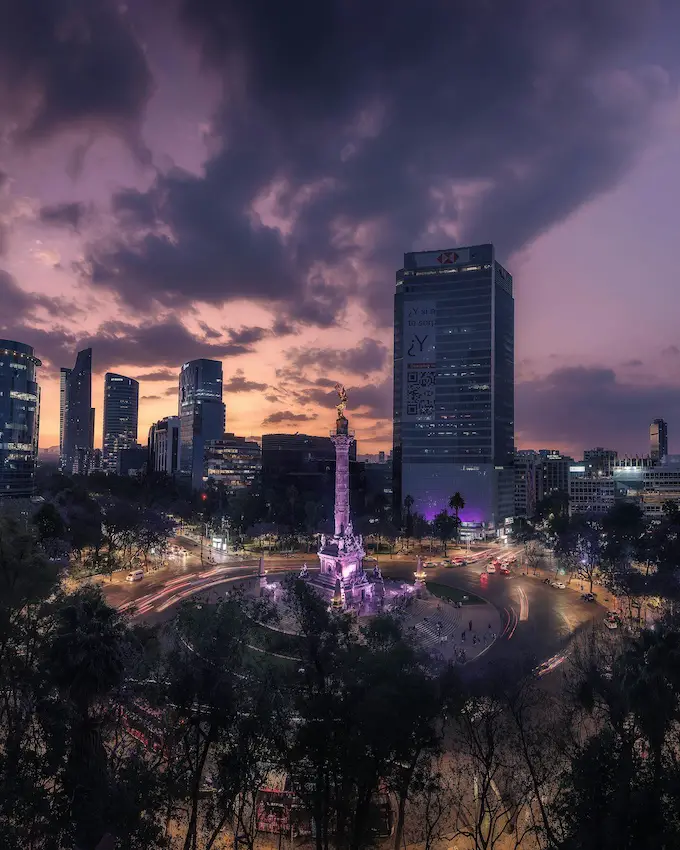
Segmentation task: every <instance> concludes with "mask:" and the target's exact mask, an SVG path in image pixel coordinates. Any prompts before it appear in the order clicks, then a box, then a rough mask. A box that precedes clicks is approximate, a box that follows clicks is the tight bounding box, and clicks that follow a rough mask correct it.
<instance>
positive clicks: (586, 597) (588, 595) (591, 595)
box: [581, 593, 595, 602]
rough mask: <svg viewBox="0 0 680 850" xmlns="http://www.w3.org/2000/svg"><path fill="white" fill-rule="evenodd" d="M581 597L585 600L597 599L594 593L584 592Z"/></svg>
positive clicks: (592, 600)
mask: <svg viewBox="0 0 680 850" xmlns="http://www.w3.org/2000/svg"><path fill="white" fill-rule="evenodd" d="M581 599H582V600H583V601H584V602H594V601H595V594H594V593H582V594H581Z"/></svg>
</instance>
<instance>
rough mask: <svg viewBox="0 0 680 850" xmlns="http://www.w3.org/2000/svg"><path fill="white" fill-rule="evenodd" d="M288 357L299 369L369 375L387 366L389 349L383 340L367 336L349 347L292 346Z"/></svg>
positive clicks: (287, 354)
mask: <svg viewBox="0 0 680 850" xmlns="http://www.w3.org/2000/svg"><path fill="white" fill-rule="evenodd" d="M286 357H287V358H288V360H289V361H290V363H291V365H292V366H293V367H295V368H297V369H306V368H308V367H310V366H311V367H314V368H316V369H319V370H323V371H332V372H335V373H336V374H340V375H341V374H343V373H347V372H350V373H352V374H355V375H368V374H369V373H370V372H379V371H381V370H382V369H383V368H384V367H385V365H386V363H387V349H386V348H385V346H384V345H383V344H382V343H381V342H377V341H376V340H375V339H369V338H366V339H362V340H361V341H360V342H358V343H357V344H356V345H354V346H353V347H352V348H348V349H343V348H291V349H289V350H288V351H287V352H286ZM321 380H330V379H321ZM332 383H334V382H332ZM320 386H328V384H325V383H324V384H321V385H320Z"/></svg>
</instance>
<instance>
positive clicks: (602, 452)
mask: <svg viewBox="0 0 680 850" xmlns="http://www.w3.org/2000/svg"><path fill="white" fill-rule="evenodd" d="M618 456H619V455H618V452H615V451H614V450H613V449H604V448H602V446H596V447H595V448H594V449H586V450H585V451H584V452H583V463H584V465H585V467H586V471H588V472H590V473H591V474H593V475H611V472H612V468H613V466H614V462H615V461H616V459H617V457H618Z"/></svg>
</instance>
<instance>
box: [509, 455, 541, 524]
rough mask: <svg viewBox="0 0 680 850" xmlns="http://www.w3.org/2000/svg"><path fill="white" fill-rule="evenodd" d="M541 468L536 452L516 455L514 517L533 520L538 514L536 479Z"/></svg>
mask: <svg viewBox="0 0 680 850" xmlns="http://www.w3.org/2000/svg"><path fill="white" fill-rule="evenodd" d="M539 468H540V464H539V459H538V454H537V453H536V452H526V451H520V452H516V453H515V464H514V469H515V506H514V512H513V516H516V517H524V518H525V519H527V518H529V519H530V518H531V517H533V516H534V515H535V513H536V478H537V473H538V470H539Z"/></svg>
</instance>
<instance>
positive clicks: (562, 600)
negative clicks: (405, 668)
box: [107, 547, 604, 679]
mask: <svg viewBox="0 0 680 850" xmlns="http://www.w3.org/2000/svg"><path fill="white" fill-rule="evenodd" d="M504 551H505V553H507V554H509V553H511V552H512V551H513V550H512V549H509V550H504ZM497 555H498V548H497V547H492V548H490V549H489V550H487V551H485V552H484V551H483V552H478V553H475V554H473V555H471V556H469V558H470V560H469V564H468V566H466V567H455V568H444V567H437V568H434V569H432V568H428V570H427V574H428V580H429V581H431V582H437V583H441V584H446V585H450V586H452V587H457V588H460V589H462V590H467V591H470V592H471V593H474V594H476V595H477V596H480V597H482V598H483V599H484V600H486V601H488V602H490V603H491V604H492V605H494V606H495V607H496V609H497V610H498V612H499V614H500V618H501V632H500V634H499V635H498V639H497V640H496V641H495V643H494V645H493V647H491V648H490V650H489V651H488V652H487V653H485V654H484V657H483V659H480V661H479V662H475V664H474V665H469V666H468V667H469V669H470V670H472V669H473V668H474V672H475V675H477V674H479V675H486V674H488V672H489V667H500V668H502V669H504V670H506V671H508V670H516V672H517V675H518V676H519V675H522V674H523V673H525V672H527V671H529V670H531V669H535V668H537V667H539V666H540V665H544V667H543V670H542V672H545V673H549V672H550V673H552V672H553V671H554V670H559V669H560V665H561V662H562V661H563V660H564V658H565V655H566V653H567V652H568V645H569V642H570V640H571V638H572V637H573V635H574V633H576V632H577V631H578V630H580V629H583V628H586V627H587V626H588V625H589V624H591V623H592V622H593V620H599V619H602V617H603V616H604V609H603V608H602V607H601V606H599V605H595V604H593V603H586V602H582V601H581V599H580V592H581V591H580V585H579V584H578V583H575V584H574V587H575V589H573V590H572V589H566V590H558V589H556V588H553V587H550V586H549V585H547V584H544V583H543V581H542V580H541V578H538V577H534V576H526V575H521V574H519V573H517V572H515V573H513V574H512V575H510V576H503V575H501V574H500V573H495V574H487V573H486V566H487V564H488V563H489V561H491V560H492V559H493V558H495V557H497ZM314 560H315V559H314V556H313V555H295V556H292V557H288V558H286V557H273V558H267V559H266V568H267V572H268V574H269V575H272V574H275V573H278V572H290V571H296V570H299V569H300V567H301V565H302V563H303V562H307V563H309V565H310V566H312V565H313V564H314ZM257 566H258V559H256V558H252V557H251V558H249V559H246V560H239V562H238V563H233V562H232V563H227V564H220V565H209V564H204V565H203V566H202V567H201V565H200V562H198V559H196V558H195V557H194V558H192V557H190V558H189V559H188V562H187V564H186V566H185V567H184V568H183V569H182V571H181V572H179V573H178V571H177V570H175V571H174V572H172V573H170V574H169V575H170V577H168V574H167V573H166V572H160V571H159V573H157V574H155V575H154V574H152V575H150V576H148V577H147V578H146V579H145V580H144V582H139V583H138V584H135V585H132V586H130V585H124V584H122V583H113V584H111V585H109V586H108V587H107V592H108V595H109V598H110V600H111V602H112V603H114V604H116V605H118V606H120V607H122V608H125V607H128V606H129V605H131V604H132V603H134V604H136V605H137V606H138V613H137V616H138V617H140V618H143V619H145V620H147V621H149V622H162V621H163V620H166V619H169V618H170V617H171V616H172V614H173V609H174V607H175V606H176V605H177V604H178V603H179V602H180V601H181V600H182V599H184V598H188V597H189V596H191V595H193V594H195V593H197V592H201V591H202V592H211V593H215V594H217V595H219V594H220V593H223V592H224V591H225V590H226V589H227V587H228V584H229V583H232V582H233V580H234V579H237V578H241V577H246V576H252V575H254V574H255V573H256V572H257ZM380 566H381V569H382V571H383V575H385V577H387V578H406V579H412V576H413V571H414V567H415V559H414V557H413V556H399V557H397V556H395V557H394V558H392V559H390V558H389V557H386V556H381V557H380ZM480 574H483V577H482V576H481V575H480ZM549 678H551V679H555V678H557V677H554V676H551V677H549Z"/></svg>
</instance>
